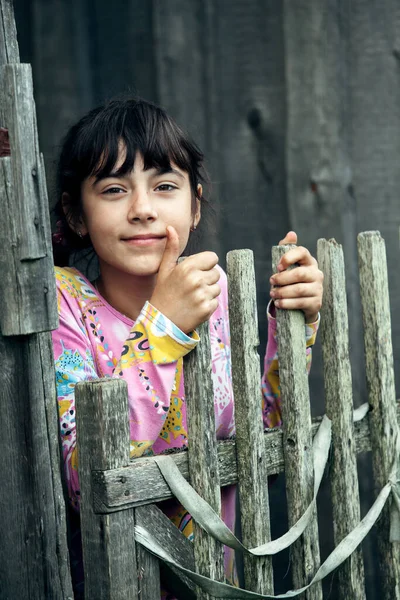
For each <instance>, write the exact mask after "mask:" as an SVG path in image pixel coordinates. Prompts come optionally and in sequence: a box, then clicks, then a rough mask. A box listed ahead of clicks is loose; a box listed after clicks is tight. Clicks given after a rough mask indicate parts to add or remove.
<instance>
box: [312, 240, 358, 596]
mask: <svg viewBox="0 0 400 600" xmlns="http://www.w3.org/2000/svg"><path fill="white" fill-rule="evenodd" d="M318 263H319V266H320V268H321V270H322V271H323V273H324V276H325V278H324V303H323V307H322V310H321V338H322V350H323V356H324V382H325V403H326V404H325V406H326V414H327V415H328V417H329V418H330V419H331V421H332V463H331V472H330V478H331V486H332V508H333V534H334V541H335V546H337V545H338V544H339V543H340V542H341V541H342V539H343V538H344V537H345V536H346V535H347V534H348V533H350V531H352V529H354V527H355V526H356V525H357V524H358V523H359V522H360V496H359V492H358V475H357V460H356V447H355V439H354V423H353V391H352V384H351V366H350V357H349V325H348V318H347V301H346V280H345V272H344V259H343V250H342V247H341V246H340V244H337V243H336V242H335V240H329V241H327V240H322V239H321V240H319V241H318ZM338 578H339V586H338V593H339V597H338V600H348V599H349V598H351V599H352V600H364V599H365V586H364V564H363V558H362V550H361V547H359V548H357V549H356V550H355V551H354V553H353V554H352V555H351V556H350V558H349V559H348V560H347V561H346V562H345V563H344V564H343V565H342V566H341V567H340V568H339V570H338Z"/></svg>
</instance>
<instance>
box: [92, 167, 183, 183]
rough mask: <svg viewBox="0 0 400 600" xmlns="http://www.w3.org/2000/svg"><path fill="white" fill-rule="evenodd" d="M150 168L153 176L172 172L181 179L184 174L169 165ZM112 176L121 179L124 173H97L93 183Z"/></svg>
mask: <svg viewBox="0 0 400 600" xmlns="http://www.w3.org/2000/svg"><path fill="white" fill-rule="evenodd" d="M150 170H151V171H152V170H154V171H155V176H158V175H168V173H173V174H174V175H177V176H178V177H180V178H181V179H185V176H184V175H183V173H181V171H178V169H174V168H173V167H170V168H168V167H153V169H150ZM113 178H116V179H123V178H124V175H121V173H119V172H118V171H113V172H112V173H108V175H98V176H97V177H96V178H95V180H94V185H96V184H97V183H99V181H102V180H103V179H113Z"/></svg>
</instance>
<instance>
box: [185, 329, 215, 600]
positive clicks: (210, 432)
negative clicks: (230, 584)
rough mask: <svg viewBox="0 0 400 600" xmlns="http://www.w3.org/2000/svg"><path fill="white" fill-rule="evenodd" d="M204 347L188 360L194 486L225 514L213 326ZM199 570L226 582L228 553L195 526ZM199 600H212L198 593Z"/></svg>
mask: <svg viewBox="0 0 400 600" xmlns="http://www.w3.org/2000/svg"><path fill="white" fill-rule="evenodd" d="M198 332H199V336H200V340H201V341H200V343H199V345H198V347H197V348H195V349H194V350H192V352H190V353H189V354H188V355H187V358H186V359H185V395H186V403H187V423H188V438H189V473H190V482H191V484H192V486H193V487H194V489H195V490H196V491H197V493H198V494H200V496H201V497H202V498H204V500H206V502H208V503H209V504H210V506H211V507H212V508H213V509H214V510H215V512H216V513H217V514H219V515H220V514H221V490H220V478H219V468H218V456H217V440H216V435H215V412H214V411H215V409H214V389H213V382H212V378H211V365H212V361H211V346H210V326H209V323H208V322H206V323H203V324H202V325H200V327H199V328H198ZM193 528H194V557H195V564H196V570H197V571H198V572H199V573H201V574H202V575H207V576H208V577H211V578H212V579H215V580H217V581H223V580H224V550H223V546H222V544H221V543H220V542H218V541H217V540H215V539H214V538H212V537H211V536H209V535H208V534H207V533H206V532H205V531H203V530H202V529H201V528H200V527H197V526H196V523H195V522H194V523H193ZM197 598H198V600H211V597H210V596H209V594H207V593H206V592H205V591H203V590H202V589H200V588H198V589H197Z"/></svg>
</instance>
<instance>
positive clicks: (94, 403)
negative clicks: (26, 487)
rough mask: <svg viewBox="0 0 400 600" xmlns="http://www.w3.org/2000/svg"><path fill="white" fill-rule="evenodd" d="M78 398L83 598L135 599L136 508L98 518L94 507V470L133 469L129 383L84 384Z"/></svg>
mask: <svg viewBox="0 0 400 600" xmlns="http://www.w3.org/2000/svg"><path fill="white" fill-rule="evenodd" d="M75 395H76V425H77V448H78V461H79V475H80V487H81V490H80V491H81V498H82V501H81V531H82V550H83V559H84V565H85V598H86V600H106V599H108V600H126V599H127V598H131V599H132V600H136V599H137V598H138V570H137V564H136V545H135V541H134V536H133V532H134V528H135V515H134V509H128V510H124V511H119V512H116V513H113V514H111V515H102V514H95V512H94V510H93V506H92V502H91V497H92V494H91V481H92V471H95V470H106V469H112V468H117V467H124V466H126V465H127V464H129V448H130V441H129V420H128V398H127V393H126V383H125V382H124V381H121V380H117V379H108V380H101V379H99V380H96V381H90V382H86V383H81V384H77V386H76V391H75ZM158 588H159V583H158Z"/></svg>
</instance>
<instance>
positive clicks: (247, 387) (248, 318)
mask: <svg viewBox="0 0 400 600" xmlns="http://www.w3.org/2000/svg"><path fill="white" fill-rule="evenodd" d="M227 269H228V293H229V322H230V332H231V354H232V383H233V394H234V398H235V423H236V458H237V470H238V480H239V494H240V514H241V530H242V542H243V544H244V545H245V546H247V548H255V547H256V546H260V545H261V544H265V543H266V542H268V541H270V539H271V531H270V522H269V521H270V515H269V500H268V475H267V462H268V461H269V456H268V454H265V451H264V450H265V444H264V425H263V418H262V411H261V407H262V395H261V386H260V381H261V372H260V357H259V355H258V352H257V347H258V344H259V340H258V323H257V302H256V283H255V275H254V260H253V253H252V251H251V250H234V251H232V252H229V253H228V256H227ZM243 559H244V560H243V562H244V580H245V585H246V589H248V590H251V591H253V592H258V593H259V594H273V592H274V584H273V573H272V560H271V558H270V557H253V556H250V555H247V554H245V555H244V556H243Z"/></svg>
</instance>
